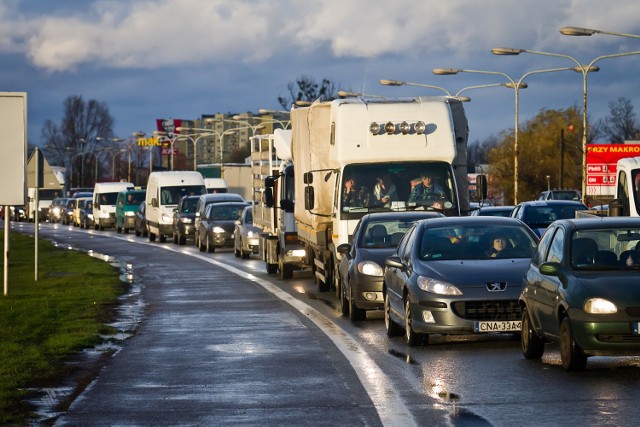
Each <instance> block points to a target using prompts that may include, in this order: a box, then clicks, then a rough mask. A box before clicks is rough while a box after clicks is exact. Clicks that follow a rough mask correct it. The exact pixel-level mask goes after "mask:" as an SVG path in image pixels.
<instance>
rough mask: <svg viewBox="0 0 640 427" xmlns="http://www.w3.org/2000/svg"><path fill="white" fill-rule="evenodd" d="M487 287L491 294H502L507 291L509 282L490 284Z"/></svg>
mask: <svg viewBox="0 0 640 427" xmlns="http://www.w3.org/2000/svg"><path fill="white" fill-rule="evenodd" d="M486 285H487V290H488V291H489V292H502V291H504V290H506V289H507V282H488V283H487V284H486Z"/></svg>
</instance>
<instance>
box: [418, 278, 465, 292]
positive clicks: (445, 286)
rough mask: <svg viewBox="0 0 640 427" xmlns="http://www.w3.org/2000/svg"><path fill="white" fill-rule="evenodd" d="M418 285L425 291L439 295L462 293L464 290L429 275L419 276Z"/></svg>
mask: <svg viewBox="0 0 640 427" xmlns="http://www.w3.org/2000/svg"><path fill="white" fill-rule="evenodd" d="M418 287H419V288H420V289H422V290H423V291H425V292H431V293H432V294H438V295H462V291H460V289H458V288H457V287H455V286H454V285H452V284H451V283H447V282H445V281H442V280H434V279H431V278H429V277H424V276H420V277H418Z"/></svg>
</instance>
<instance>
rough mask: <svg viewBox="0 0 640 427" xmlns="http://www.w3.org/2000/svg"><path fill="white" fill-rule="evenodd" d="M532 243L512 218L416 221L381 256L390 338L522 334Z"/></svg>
mask: <svg viewBox="0 0 640 427" xmlns="http://www.w3.org/2000/svg"><path fill="white" fill-rule="evenodd" d="M537 242H538V238H537V236H536V235H535V234H534V233H533V231H531V229H529V227H527V226H526V225H525V224H524V223H522V222H521V221H519V220H516V219H513V218H504V217H489V216H487V217H484V216H478V217H457V218H453V217H452V218H437V219H425V220H421V221H419V222H417V223H416V225H415V226H413V227H412V228H411V229H410V230H408V231H407V233H406V234H405V235H404V237H403V238H402V240H401V241H400V244H399V245H398V249H397V250H396V253H395V254H394V255H393V256H390V257H388V258H387V259H386V261H385V265H386V269H385V273H384V286H383V293H384V319H385V327H386V329H387V335H389V336H394V335H400V334H401V333H402V332H403V331H404V335H405V340H406V342H407V344H408V345H409V346H413V345H416V344H418V343H420V342H426V343H428V337H429V335H430V334H444V335H447V334H473V333H477V334H482V333H489V332H510V333H519V332H520V327H521V310H520V307H519V306H518V297H519V295H520V288H521V285H522V278H523V274H524V271H525V270H526V269H527V268H528V266H529V261H530V260H531V257H532V255H533V253H534V251H535V247H536V244H537Z"/></svg>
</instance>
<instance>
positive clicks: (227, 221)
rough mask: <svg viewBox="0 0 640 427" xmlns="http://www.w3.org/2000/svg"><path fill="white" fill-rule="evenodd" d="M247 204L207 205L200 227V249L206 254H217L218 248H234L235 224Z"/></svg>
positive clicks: (198, 238) (224, 203) (198, 239)
mask: <svg viewBox="0 0 640 427" xmlns="http://www.w3.org/2000/svg"><path fill="white" fill-rule="evenodd" d="M247 206H249V204H248V203H245V202H220V203H211V204H209V205H207V207H206V209H205V211H204V215H203V216H201V217H200V224H199V225H198V231H197V233H198V235H197V241H198V243H199V244H198V248H199V249H200V251H202V252H204V251H207V252H215V250H216V247H224V246H229V247H233V231H234V228H235V222H236V221H237V220H238V219H240V215H241V214H242V211H243V209H244V208H245V207H247Z"/></svg>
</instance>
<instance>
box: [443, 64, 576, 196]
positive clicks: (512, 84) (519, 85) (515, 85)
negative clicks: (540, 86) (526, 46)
mask: <svg viewBox="0 0 640 427" xmlns="http://www.w3.org/2000/svg"><path fill="white" fill-rule="evenodd" d="M567 70H574V69H573V68H550V69H544V70H533V71H529V72H528V73H525V74H523V75H522V76H521V77H520V78H519V79H518V80H517V81H516V80H514V79H513V78H512V77H511V76H509V75H508V74H506V73H503V72H501V71H485V70H462V69H458V68H435V69H434V70H433V74H436V75H450V74H459V73H478V74H494V75H499V76H503V77H505V78H506V79H507V80H509V82H508V83H505V86H506V87H508V88H511V89H513V90H514V92H515V125H514V131H513V204H514V205H516V204H518V168H519V166H518V121H519V118H518V114H519V112H518V110H519V104H520V101H519V93H520V89H525V88H526V87H527V85H525V83H523V82H524V79H525V78H527V77H528V76H530V75H532V74H541V73H552V72H556V71H567Z"/></svg>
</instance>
